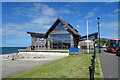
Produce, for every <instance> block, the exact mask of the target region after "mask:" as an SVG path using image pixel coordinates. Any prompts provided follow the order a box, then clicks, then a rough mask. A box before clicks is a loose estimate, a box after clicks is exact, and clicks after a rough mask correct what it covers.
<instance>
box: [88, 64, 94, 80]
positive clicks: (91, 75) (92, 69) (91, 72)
mask: <svg viewBox="0 0 120 80" xmlns="http://www.w3.org/2000/svg"><path fill="white" fill-rule="evenodd" d="M89 74H90V80H94V68H93V67H92V65H91V66H89Z"/></svg>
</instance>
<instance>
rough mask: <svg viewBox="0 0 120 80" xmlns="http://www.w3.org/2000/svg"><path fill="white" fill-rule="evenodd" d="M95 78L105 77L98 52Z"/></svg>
mask: <svg viewBox="0 0 120 80" xmlns="http://www.w3.org/2000/svg"><path fill="white" fill-rule="evenodd" d="M95 78H103V73H102V68H101V65H100V61H99V57H98V54H96V62H95Z"/></svg>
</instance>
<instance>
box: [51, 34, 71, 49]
mask: <svg viewBox="0 0 120 80" xmlns="http://www.w3.org/2000/svg"><path fill="white" fill-rule="evenodd" d="M50 47H51V48H52V49H69V47H70V34H50Z"/></svg>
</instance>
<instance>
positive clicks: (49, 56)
mask: <svg viewBox="0 0 120 80" xmlns="http://www.w3.org/2000/svg"><path fill="white" fill-rule="evenodd" d="M18 54H19V55H21V56H24V58H27V57H29V58H41V59H47V60H48V59H50V60H54V59H59V58H63V57H66V56H68V55H69V53H58V52H19V53H18Z"/></svg>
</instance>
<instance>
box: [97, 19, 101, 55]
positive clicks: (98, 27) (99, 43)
mask: <svg viewBox="0 0 120 80" xmlns="http://www.w3.org/2000/svg"><path fill="white" fill-rule="evenodd" d="M97 19H98V34H99V45H98V47H99V52H98V53H101V50H100V26H99V24H100V23H99V19H100V18H99V17H98V18H97Z"/></svg>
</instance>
